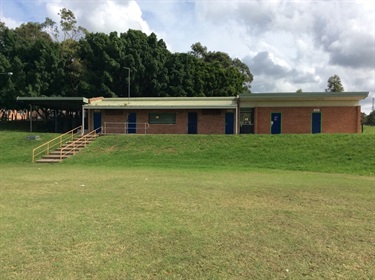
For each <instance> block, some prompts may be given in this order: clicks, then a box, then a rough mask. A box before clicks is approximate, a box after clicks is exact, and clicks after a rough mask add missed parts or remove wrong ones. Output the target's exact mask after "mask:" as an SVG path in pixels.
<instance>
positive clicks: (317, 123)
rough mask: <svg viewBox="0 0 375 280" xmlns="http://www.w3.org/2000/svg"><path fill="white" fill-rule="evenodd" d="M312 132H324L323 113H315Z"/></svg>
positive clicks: (313, 114)
mask: <svg viewBox="0 0 375 280" xmlns="http://www.w3.org/2000/svg"><path fill="white" fill-rule="evenodd" d="M311 121H312V124H311V132H312V133H321V132H322V113H321V112H313V113H312V116H311Z"/></svg>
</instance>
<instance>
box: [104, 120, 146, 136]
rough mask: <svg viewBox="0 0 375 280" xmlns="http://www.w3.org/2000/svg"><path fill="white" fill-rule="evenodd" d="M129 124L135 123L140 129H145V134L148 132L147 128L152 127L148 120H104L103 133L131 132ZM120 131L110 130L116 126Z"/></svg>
mask: <svg viewBox="0 0 375 280" xmlns="http://www.w3.org/2000/svg"><path fill="white" fill-rule="evenodd" d="M129 124H130V125H135V128H136V129H137V130H138V129H140V130H142V129H143V130H144V134H147V129H148V128H149V127H150V124H149V123H148V122H104V125H103V134H129V127H128V126H129ZM116 126H117V128H118V130H119V131H120V132H108V130H110V129H109V128H112V129H113V128H114V127H116Z"/></svg>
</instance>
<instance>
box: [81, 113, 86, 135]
mask: <svg viewBox="0 0 375 280" xmlns="http://www.w3.org/2000/svg"><path fill="white" fill-rule="evenodd" d="M83 134H85V108H84V107H83V106H82V125H81V135H83Z"/></svg>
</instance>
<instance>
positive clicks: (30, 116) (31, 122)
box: [29, 105, 33, 133]
mask: <svg viewBox="0 0 375 280" xmlns="http://www.w3.org/2000/svg"><path fill="white" fill-rule="evenodd" d="M29 119H30V133H32V132H33V105H30V111H29Z"/></svg>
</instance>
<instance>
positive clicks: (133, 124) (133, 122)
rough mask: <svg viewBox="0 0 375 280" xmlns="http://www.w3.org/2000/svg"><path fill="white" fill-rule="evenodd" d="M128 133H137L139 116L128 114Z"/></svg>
mask: <svg viewBox="0 0 375 280" xmlns="http://www.w3.org/2000/svg"><path fill="white" fill-rule="evenodd" d="M128 133H137V114H136V113H129V114H128Z"/></svg>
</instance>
